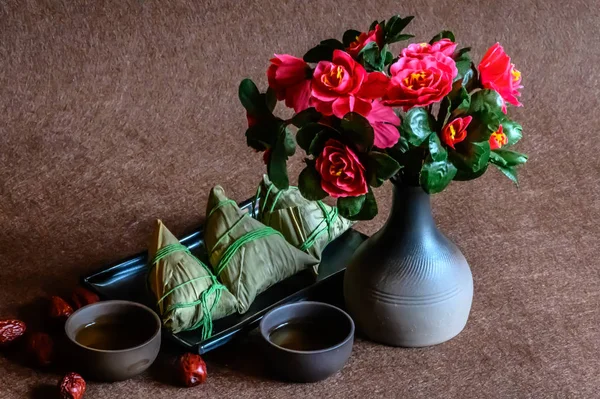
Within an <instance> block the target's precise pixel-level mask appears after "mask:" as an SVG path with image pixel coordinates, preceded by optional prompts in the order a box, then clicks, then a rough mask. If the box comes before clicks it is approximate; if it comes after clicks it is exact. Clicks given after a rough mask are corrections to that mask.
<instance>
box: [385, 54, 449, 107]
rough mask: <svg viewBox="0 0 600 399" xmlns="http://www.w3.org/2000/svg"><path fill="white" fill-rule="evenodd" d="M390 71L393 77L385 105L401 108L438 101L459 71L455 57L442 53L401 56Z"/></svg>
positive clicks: (444, 94) (447, 90) (446, 93)
mask: <svg viewBox="0 0 600 399" xmlns="http://www.w3.org/2000/svg"><path fill="white" fill-rule="evenodd" d="M390 71H391V73H392V79H391V81H390V85H389V88H388V91H387V93H386V95H385V97H384V98H383V100H384V104H385V105H391V106H401V107H402V108H403V109H404V111H408V110H409V109H411V108H412V107H424V106H426V105H429V104H433V103H436V102H438V101H441V100H442V98H444V96H446V95H448V93H450V91H451V90H452V82H453V80H454V78H455V77H456V75H457V74H458V70H457V69H456V63H455V62H454V60H453V59H452V58H450V57H448V56H447V55H445V54H443V53H441V52H437V53H433V54H427V55H424V56H423V57H422V58H412V57H401V58H400V59H399V60H398V61H396V62H395V63H394V64H393V65H392V67H391V69H390Z"/></svg>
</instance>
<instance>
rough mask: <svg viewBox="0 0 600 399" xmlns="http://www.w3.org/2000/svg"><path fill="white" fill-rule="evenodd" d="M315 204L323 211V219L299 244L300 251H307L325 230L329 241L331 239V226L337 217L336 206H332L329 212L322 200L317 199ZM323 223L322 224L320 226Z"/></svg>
mask: <svg viewBox="0 0 600 399" xmlns="http://www.w3.org/2000/svg"><path fill="white" fill-rule="evenodd" d="M317 204H318V205H319V208H321V211H322V212H323V220H322V221H321V222H320V223H319V224H318V225H317V227H315V229H314V230H313V231H312V233H310V235H309V236H308V237H307V238H306V241H304V243H303V244H302V245H301V246H300V250H301V251H308V250H309V249H310V248H311V247H312V246H313V245H315V242H317V239H318V238H319V237H320V236H321V235H322V234H323V233H325V232H327V235H328V237H329V241H331V239H332V237H331V228H332V226H333V223H334V222H335V219H336V218H337V217H338V209H337V207H332V208H331V212H327V208H325V204H323V202H322V201H317ZM323 224H324V226H323V227H321V225H323Z"/></svg>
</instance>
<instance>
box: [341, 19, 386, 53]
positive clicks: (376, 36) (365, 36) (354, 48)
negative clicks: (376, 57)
mask: <svg viewBox="0 0 600 399" xmlns="http://www.w3.org/2000/svg"><path fill="white" fill-rule="evenodd" d="M383 39H384V37H383V29H381V27H380V26H379V24H377V25H376V26H375V29H373V30H372V31H369V33H365V32H362V33H361V34H360V35H358V36H356V40H354V41H353V42H352V43H350V45H349V46H348V48H346V52H347V53H348V54H350V55H351V56H352V57H355V58H356V57H358V53H360V50H362V49H363V48H364V47H365V46H366V45H367V44H369V43H371V42H375V43H377V46H378V47H379V48H382V47H383Z"/></svg>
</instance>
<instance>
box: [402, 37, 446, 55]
mask: <svg viewBox="0 0 600 399" xmlns="http://www.w3.org/2000/svg"><path fill="white" fill-rule="evenodd" d="M455 49H456V43H454V42H453V41H452V40H450V39H442V40H439V41H437V42H435V43H433V44H429V43H413V44H410V45H409V46H408V47H407V48H405V49H404V50H402V53H401V54H400V55H401V56H402V57H408V58H424V57H425V56H427V55H429V54H434V53H442V54H444V55H447V56H448V57H452V54H454V50H455Z"/></svg>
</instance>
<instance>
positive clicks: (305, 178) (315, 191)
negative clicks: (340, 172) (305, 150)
mask: <svg viewBox="0 0 600 399" xmlns="http://www.w3.org/2000/svg"><path fill="white" fill-rule="evenodd" d="M298 189H299V190H300V193H301V194H302V196H303V197H304V198H306V199H307V200H309V201H318V200H321V199H323V198H325V197H327V193H326V192H325V191H324V190H323V189H322V188H321V176H320V175H319V172H317V170H316V169H315V167H314V164H312V163H309V164H308V165H307V166H306V168H304V169H303V170H302V172H300V176H299V177H298Z"/></svg>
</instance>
